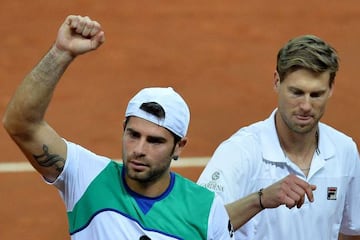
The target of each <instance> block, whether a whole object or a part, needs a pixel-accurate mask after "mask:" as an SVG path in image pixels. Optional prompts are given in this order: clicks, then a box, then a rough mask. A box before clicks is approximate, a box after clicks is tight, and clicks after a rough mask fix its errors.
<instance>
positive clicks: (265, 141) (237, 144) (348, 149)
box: [198, 110, 360, 240]
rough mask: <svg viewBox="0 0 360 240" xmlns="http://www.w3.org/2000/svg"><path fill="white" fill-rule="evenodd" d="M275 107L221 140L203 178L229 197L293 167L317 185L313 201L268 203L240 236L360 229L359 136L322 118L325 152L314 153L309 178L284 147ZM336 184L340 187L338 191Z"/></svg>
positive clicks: (328, 236) (298, 236)
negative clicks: (289, 205) (267, 115)
mask: <svg viewBox="0 0 360 240" xmlns="http://www.w3.org/2000/svg"><path fill="white" fill-rule="evenodd" d="M275 111H276V110H275ZM275 111H274V112H273V113H272V115H271V116H270V118H268V119H267V120H265V121H261V122H258V123H255V124H253V125H250V126H248V127H244V128H242V129H240V130H239V131H238V132H237V133H235V134H234V135H233V136H231V137H230V138H229V139H227V140H226V141H224V142H223V143H221V144H220V146H219V147H218V148H217V149H216V151H215V153H214V155H213V157H212V159H211V160H210V161H209V163H208V165H207V166H206V168H205V170H204V171H203V173H202V174H201V176H200V178H199V180H198V184H200V185H202V186H205V187H207V188H209V189H211V190H213V191H215V192H217V193H218V194H219V195H220V196H221V197H222V198H223V200H224V202H225V203H229V202H233V201H235V200H238V199H240V198H242V197H244V196H247V195H248V194H250V193H253V192H256V191H258V190H259V189H260V188H264V187H266V186H268V185H270V184H272V183H274V182H276V181H278V180H280V179H281V178H283V177H285V176H287V175H288V174H290V173H293V174H296V175H297V176H298V177H299V178H302V179H305V180H306V181H308V182H309V183H311V184H315V185H316V186H317V189H316V191H314V198H315V201H314V202H313V203H310V202H309V201H308V199H306V201H305V204H304V205H303V206H302V207H301V208H300V209H297V208H293V209H288V208H286V207H285V206H280V207H279V208H276V209H266V210H264V211H262V212H260V213H259V214H258V215H256V216H255V217H254V218H252V219H251V220H250V221H249V222H248V223H247V224H245V225H244V226H243V227H242V228H241V229H240V230H238V231H237V232H236V239H242V240H244V239H245V240H246V239H249V240H250V239H251V240H279V239H291V240H308V239H316V240H335V239H336V240H337V239H338V233H339V231H341V232H342V233H345V234H349V235H360V211H359V209H360V166H359V164H360V160H359V152H358V150H357V147H356V144H355V143H354V141H353V140H352V139H351V138H350V137H347V136H345V135H344V134H342V133H340V132H339V131H337V130H335V129H333V128H331V127H329V126H328V125H325V124H322V123H320V124H319V150H320V152H319V153H317V154H314V157H313V160H312V164H311V169H310V172H309V175H308V177H307V178H306V176H305V175H304V174H303V173H302V171H301V170H300V169H299V168H298V167H297V166H296V165H295V164H293V163H292V162H291V161H290V160H289V159H287V158H286V156H285V155H284V153H283V151H282V149H281V147H280V144H279V141H278V137H277V134H276V130H275V124H274V114H275ZM331 188H333V189H336V190H335V192H336V193H335V194H334V191H333V189H331ZM328 197H329V198H330V199H332V200H328Z"/></svg>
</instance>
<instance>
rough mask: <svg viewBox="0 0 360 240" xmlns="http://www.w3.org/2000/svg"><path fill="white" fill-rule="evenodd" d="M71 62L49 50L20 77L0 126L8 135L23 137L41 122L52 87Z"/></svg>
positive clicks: (62, 55) (64, 53)
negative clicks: (20, 80) (2, 126)
mask: <svg viewBox="0 0 360 240" xmlns="http://www.w3.org/2000/svg"><path fill="white" fill-rule="evenodd" d="M72 60H73V57H71V56H70V55H69V54H67V53H66V52H62V51H59V50H58V49H56V48H55V47H53V48H51V49H50V51H49V52H48V53H47V54H46V55H45V56H44V57H43V59H42V60H41V61H40V62H39V63H38V64H37V66H36V67H35V68H34V69H33V70H32V71H31V72H30V73H29V74H28V75H27V76H26V77H25V78H24V80H23V82H22V83H21V85H20V86H19V87H18V89H17V91H16V92H15V94H14V96H13V98H12V99H11V101H10V103H9V105H8V107H7V109H6V112H5V115H4V119H3V122H4V126H5V128H6V129H7V130H8V131H9V132H10V133H13V134H15V135H16V134H23V131H24V133H25V132H26V131H29V130H30V129H29V128H30V127H31V126H32V125H36V124H39V123H41V122H42V121H43V118H44V114H45V112H46V109H47V107H48V105H49V103H50V100H51V97H52V95H53V92H54V89H55V87H56V84H57V83H58V81H59V79H60V77H61V76H62V75H63V73H64V72H65V70H66V68H67V67H68V65H69V64H70V63H71V61H72ZM10 120H11V121H10Z"/></svg>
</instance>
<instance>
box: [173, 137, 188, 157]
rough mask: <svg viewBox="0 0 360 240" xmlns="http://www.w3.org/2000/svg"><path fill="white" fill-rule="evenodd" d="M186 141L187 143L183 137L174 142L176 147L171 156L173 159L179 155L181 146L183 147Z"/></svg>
mask: <svg viewBox="0 0 360 240" xmlns="http://www.w3.org/2000/svg"><path fill="white" fill-rule="evenodd" d="M186 143H187V138H186V137H184V138H182V139H181V140H180V141H179V142H178V143H177V144H176V147H175V149H174V153H173V156H172V157H173V159H174V160H177V159H178V158H179V155H180V153H181V152H182V150H183V148H184V147H185V145H186Z"/></svg>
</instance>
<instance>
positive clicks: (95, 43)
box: [91, 31, 105, 49]
mask: <svg viewBox="0 0 360 240" xmlns="http://www.w3.org/2000/svg"><path fill="white" fill-rule="evenodd" d="M104 42H105V34H104V32H103V31H101V32H100V33H98V34H97V35H96V36H95V37H94V38H93V39H92V41H91V48H92V49H96V48H98V47H99V46H100V45H101V44H103V43H104Z"/></svg>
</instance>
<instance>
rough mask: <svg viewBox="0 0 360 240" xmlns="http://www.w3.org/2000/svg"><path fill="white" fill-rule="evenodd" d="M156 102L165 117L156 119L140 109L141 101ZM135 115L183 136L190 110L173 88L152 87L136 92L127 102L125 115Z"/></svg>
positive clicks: (188, 120)
mask: <svg viewBox="0 0 360 240" xmlns="http://www.w3.org/2000/svg"><path fill="white" fill-rule="evenodd" d="M147 102H156V103H158V104H159V105H161V107H162V108H163V109H164V111H165V118H164V119H160V120H159V119H158V118H157V117H156V116H154V115H152V114H149V113H147V112H145V111H143V110H141V109H140V106H141V105H142V104H143V103H147ZM129 116H136V117H140V118H143V119H145V120H148V121H150V122H152V123H155V124H157V125H159V126H161V127H164V128H167V129H168V130H170V131H171V132H173V133H175V134H176V135H178V136H180V137H185V135H186V133H187V130H188V126H189V122H190V110H189V107H188V106H187V104H186V102H185V100H184V99H183V98H182V97H181V96H180V95H179V94H178V93H177V92H175V91H174V89H173V88H171V87H167V88H162V87H152V88H144V89H142V90H141V91H140V92H138V93H137V94H136V95H135V96H134V97H133V98H132V99H131V100H130V101H129V103H128V106H127V108H126V112H125V117H129Z"/></svg>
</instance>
